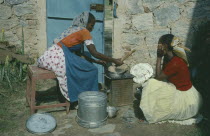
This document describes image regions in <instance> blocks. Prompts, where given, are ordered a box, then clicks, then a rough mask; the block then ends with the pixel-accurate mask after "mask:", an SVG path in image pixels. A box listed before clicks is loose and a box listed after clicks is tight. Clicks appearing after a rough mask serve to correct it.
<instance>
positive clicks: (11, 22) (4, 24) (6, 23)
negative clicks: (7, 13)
mask: <svg viewBox="0 0 210 136" xmlns="http://www.w3.org/2000/svg"><path fill="white" fill-rule="evenodd" d="M17 25H19V22H18V19H17V18H12V19H7V20H0V30H1V29H5V30H9V29H11V28H13V27H15V26H17Z"/></svg>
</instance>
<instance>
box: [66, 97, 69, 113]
mask: <svg viewBox="0 0 210 136" xmlns="http://www.w3.org/2000/svg"><path fill="white" fill-rule="evenodd" d="M69 112H70V102H69V101H67V100H66V114H68V113H69Z"/></svg>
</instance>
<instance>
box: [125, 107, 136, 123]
mask: <svg viewBox="0 0 210 136" xmlns="http://www.w3.org/2000/svg"><path fill="white" fill-rule="evenodd" d="M121 119H122V120H123V121H124V122H125V123H135V122H136V121H138V119H137V118H136V117H135V114H134V111H133V109H130V108H129V109H128V110H127V111H126V112H125V113H124V114H123V115H122V116H121Z"/></svg>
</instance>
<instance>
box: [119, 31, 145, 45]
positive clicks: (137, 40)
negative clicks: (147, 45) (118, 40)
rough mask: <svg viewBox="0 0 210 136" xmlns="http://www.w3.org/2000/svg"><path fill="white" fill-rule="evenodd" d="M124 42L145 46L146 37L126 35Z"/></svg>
mask: <svg viewBox="0 0 210 136" xmlns="http://www.w3.org/2000/svg"><path fill="white" fill-rule="evenodd" d="M122 41H123V42H124V43H127V44H129V45H142V44H144V36H143V35H139V34H130V33H125V34H124V35H123V39H122Z"/></svg>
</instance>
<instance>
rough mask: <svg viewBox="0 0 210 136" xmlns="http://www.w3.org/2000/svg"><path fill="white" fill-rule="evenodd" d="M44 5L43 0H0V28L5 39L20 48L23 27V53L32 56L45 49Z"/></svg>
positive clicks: (36, 55)
mask: <svg viewBox="0 0 210 136" xmlns="http://www.w3.org/2000/svg"><path fill="white" fill-rule="evenodd" d="M45 5H46V4H45V0H0V30H2V29H4V30H5V39H6V40H7V41H9V44H10V45H15V46H16V47H17V48H20V47H21V41H22V27H23V31H24V41H25V53H26V54H30V56H31V57H33V58H37V57H38V56H39V54H40V53H42V52H43V51H44V50H45V49H46V21H45V20H46V19H45V18H46V6H45ZM1 34H2V33H1ZM1 34H0V37H1Z"/></svg>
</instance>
